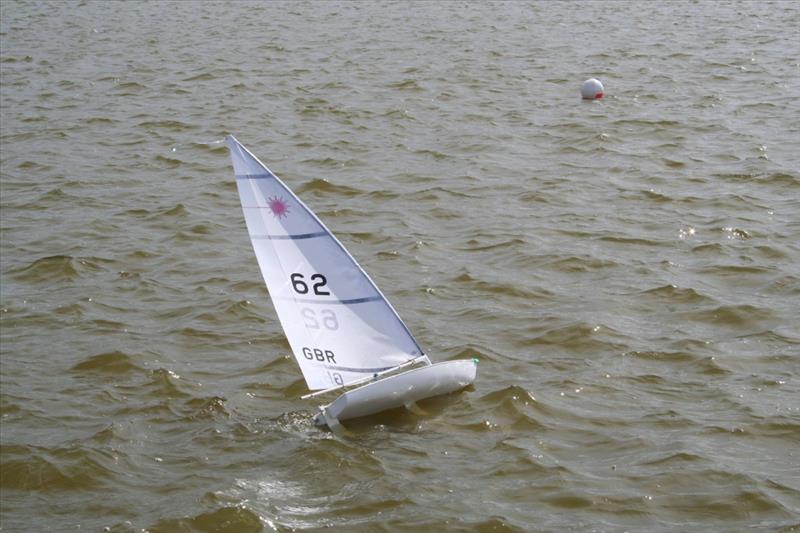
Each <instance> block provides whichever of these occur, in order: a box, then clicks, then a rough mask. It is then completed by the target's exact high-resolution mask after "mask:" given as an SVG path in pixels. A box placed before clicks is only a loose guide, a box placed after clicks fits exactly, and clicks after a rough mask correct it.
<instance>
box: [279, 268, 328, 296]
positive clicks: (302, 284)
mask: <svg viewBox="0 0 800 533" xmlns="http://www.w3.org/2000/svg"><path fill="white" fill-rule="evenodd" d="M289 279H291V280H292V288H294V292H296V293H298V294H308V291H309V287H308V283H306V279H305V276H303V275H302V274H300V273H297V272H295V273H294V274H292V275H291V276H289ZM311 281H312V282H314V283H313V284H312V285H311V288H312V289H314V294H316V295H318V296H328V295H329V294H330V291H327V290H325V286H326V285H327V284H328V280H327V278H326V277H325V276H323V275H322V274H312V275H311Z"/></svg>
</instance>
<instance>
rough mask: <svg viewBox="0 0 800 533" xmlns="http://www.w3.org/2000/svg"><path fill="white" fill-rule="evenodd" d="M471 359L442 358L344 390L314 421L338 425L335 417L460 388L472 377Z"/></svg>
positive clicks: (356, 414)
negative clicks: (441, 361)
mask: <svg viewBox="0 0 800 533" xmlns="http://www.w3.org/2000/svg"><path fill="white" fill-rule="evenodd" d="M476 366H477V363H476V361H474V360H459V361H445V362H443V363H436V364H433V365H429V366H424V367H421V368H415V369H413V370H409V371H407V372H403V373H402V374H397V375H394V376H391V377H388V378H385V379H381V380H379V381H374V382H372V383H369V384H367V385H364V386H362V387H359V388H357V389H354V390H351V391H347V392H345V393H344V394H342V395H341V396H339V397H338V398H336V399H335V400H334V401H333V402H331V403H329V404H328V405H326V406H324V407H321V408H320V409H321V411H322V412H320V413H319V414H318V415H317V416H316V417H314V422H315V423H316V424H317V425H321V426H322V425H327V426H329V427H331V428H334V427H335V426H338V421H340V420H347V419H349V418H357V417H359V416H367V415H371V414H374V413H379V412H381V411H385V410H387V409H394V408H396V407H403V406H412V405H413V404H414V402H417V401H419V400H423V399H425V398H430V397H432V396H439V395H440V394H447V393H449V392H454V391H457V390H459V389H462V388H464V387H466V386H467V385H469V384H470V383H472V382H473V381H475V373H476V370H477V368H476Z"/></svg>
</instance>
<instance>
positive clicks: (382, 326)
mask: <svg viewBox="0 0 800 533" xmlns="http://www.w3.org/2000/svg"><path fill="white" fill-rule="evenodd" d="M228 147H229V149H230V152H231V159H232V160H233V166H234V174H235V175H236V185H237V189H238V191H239V197H240V200H241V204H242V211H243V213H244V218H245V222H246V224H247V228H248V233H249V235H250V240H251V243H252V245H253V250H254V251H255V254H256V258H257V260H258V264H259V267H260V269H261V273H262V276H263V278H264V281H265V283H266V284H267V288H268V289H269V293H270V297H271V299H272V302H273V305H274V306H275V310H276V312H277V315H278V318H279V320H280V322H281V325H282V326H283V330H284V332H285V333H286V337H287V339H288V340H289V344H290V346H291V347H292V352H293V353H294V356H295V358H296V359H297V361H298V364H299V365H300V369H301V371H302V372H303V377H304V378H305V380H306V383H307V384H308V386H309V388H310V389H311V390H319V389H327V388H330V387H331V386H341V385H347V384H349V383H352V382H354V381H358V380H362V379H363V377H364V374H368V373H376V372H383V371H385V370H386V369H390V368H394V367H397V366H399V365H402V364H404V363H406V362H407V361H409V360H413V359H416V358H418V357H420V356H421V355H423V353H422V350H421V348H420V347H419V345H418V344H417V341H416V340H415V339H414V337H413V336H412V335H411V333H410V332H409V330H408V328H407V327H406V325H405V324H404V323H403V321H402V320H401V319H400V317H399V315H398V314H397V312H396V311H395V310H394V308H393V307H392V306H391V304H390V303H389V302H388V301H387V300H386V298H385V297H384V295H383V294H382V293H381V291H380V289H378V287H377V286H376V285H375V283H374V282H373V281H372V280H371V279H370V278H369V276H368V275H367V274H366V273H365V272H364V270H363V269H362V268H361V267H360V266H359V264H358V263H357V262H356V260H355V259H354V258H353V257H352V256H351V255H350V253H349V252H348V251H347V250H346V249H345V248H344V246H342V244H341V243H340V242H339V240H338V239H336V237H335V236H334V235H333V234H332V233H331V232H330V230H328V228H327V227H325V225H324V224H323V223H322V222H321V221H320V220H319V218H317V216H316V215H315V214H314V213H313V212H312V211H311V210H310V209H309V208H308V207H307V206H306V205H305V204H304V203H303V202H302V201H301V200H300V199H299V198H298V197H297V196H296V195H295V194H294V192H292V191H291V189H289V187H287V186H286V185H285V184H284V183H283V182H282V181H281V180H280V178H278V177H277V176H276V175H275V174H274V173H272V172H271V171H270V170H269V169H268V168H267V167H266V166H265V165H264V164H263V163H261V162H260V161H259V160H258V159H257V158H256V157H255V156H254V155H253V154H252V153H250V151H249V150H247V148H245V147H244V146H242V145H241V144H240V143H239V142H238V141H237V140H236V139H235V138H234V137H233V136H230V137H228Z"/></svg>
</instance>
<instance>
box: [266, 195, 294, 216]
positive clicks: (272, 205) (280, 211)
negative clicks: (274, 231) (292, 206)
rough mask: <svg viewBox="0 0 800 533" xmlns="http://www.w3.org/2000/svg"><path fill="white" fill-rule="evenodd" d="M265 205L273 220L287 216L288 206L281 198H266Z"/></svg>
mask: <svg viewBox="0 0 800 533" xmlns="http://www.w3.org/2000/svg"><path fill="white" fill-rule="evenodd" d="M267 205H268V206H269V209H270V211H272V214H273V215H275V218H285V217H286V216H288V215H289V204H287V203H286V200H284V199H283V198H281V197H278V196H272V197H271V198H268V199H267Z"/></svg>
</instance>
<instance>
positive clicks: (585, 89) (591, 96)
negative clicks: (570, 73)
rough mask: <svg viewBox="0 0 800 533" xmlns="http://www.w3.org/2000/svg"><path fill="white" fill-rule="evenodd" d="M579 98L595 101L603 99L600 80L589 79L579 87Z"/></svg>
mask: <svg viewBox="0 0 800 533" xmlns="http://www.w3.org/2000/svg"><path fill="white" fill-rule="evenodd" d="M581 96H582V97H583V98H584V99H585V100H597V99H598V98H602V97H603V84H602V83H600V80H596V79H594V78H590V79H588V80H586V81H585V82H583V85H581Z"/></svg>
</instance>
